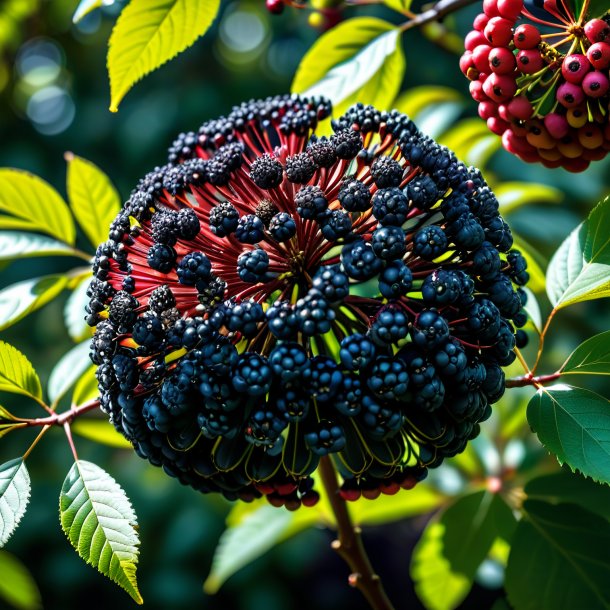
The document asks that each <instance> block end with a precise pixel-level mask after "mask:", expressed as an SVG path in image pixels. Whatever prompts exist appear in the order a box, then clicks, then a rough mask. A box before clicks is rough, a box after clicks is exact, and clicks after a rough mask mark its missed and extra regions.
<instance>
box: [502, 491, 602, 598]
mask: <svg viewBox="0 0 610 610" xmlns="http://www.w3.org/2000/svg"><path fill="white" fill-rule="evenodd" d="M523 514H524V518H523V519H522V520H521V522H520V523H519V526H518V527H517V530H516V532H515V535H514V537H513V543H512V549H511V553H510V556H509V559H508V566H507V568H506V580H505V587H506V591H507V593H508V599H509V601H510V603H511V605H512V606H513V607H514V608H515V610H557V609H558V608H570V609H572V608H573V609H576V608H578V609H581V608H582V609H583V610H585V609H587V610H593V609H594V608H595V609H597V608H600V609H601V608H610V588H609V587H608V582H610V562H609V561H608V548H610V524H609V523H608V522H607V521H606V520H605V519H602V518H601V517H599V516H597V515H595V514H593V513H591V512H589V511H587V510H585V509H583V508H581V507H579V506H576V505H575V504H558V505H552V504H547V503H546V502H540V501H538V500H526V502H525V503H524V505H523Z"/></svg>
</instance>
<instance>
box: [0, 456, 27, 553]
mask: <svg viewBox="0 0 610 610" xmlns="http://www.w3.org/2000/svg"><path fill="white" fill-rule="evenodd" d="M29 500H30V475H29V473H28V469H27V468H26V467H25V463H24V461H23V459H22V458H16V459H14V460H11V461H10V462H5V463H4V464H2V466H0V547H3V546H4V545H5V544H6V542H7V541H8V539H9V538H10V537H11V535H12V534H13V532H14V531H15V529H16V528H17V526H18V525H19V521H21V518H22V517H23V515H24V514H25V509H26V508H27V505H28V502H29Z"/></svg>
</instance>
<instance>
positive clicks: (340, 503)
mask: <svg viewBox="0 0 610 610" xmlns="http://www.w3.org/2000/svg"><path fill="white" fill-rule="evenodd" d="M319 472H320V476H321V478H322V484H323V485H324V489H325V490H326V495H327V496H328V500H329V502H330V506H331V508H332V511H333V514H334V515H335V519H336V521H337V533H338V534H339V538H338V539H337V540H333V542H332V543H331V547H332V549H333V550H335V551H337V553H338V554H339V555H340V557H341V558H342V559H343V560H344V561H345V562H346V563H347V565H348V566H349V568H350V570H351V574H350V575H349V578H348V582H349V584H350V586H352V587H357V588H358V589H360V592H361V593H362V594H363V595H364V597H366V599H367V601H368V603H369V605H370V606H371V608H373V610H394V606H392V603H391V602H390V600H389V599H388V596H387V595H386V592H385V590H384V588H383V584H382V582H381V578H379V576H378V575H377V574H375V572H374V571H373V566H372V565H371V562H370V560H369V558H368V555H367V554H366V551H365V549H364V545H363V544H362V538H361V536H360V533H361V531H360V528H359V527H357V526H354V524H353V523H352V520H351V518H350V514H349V512H348V510H347V505H346V503H345V500H344V499H343V498H342V497H341V496H340V495H339V484H338V481H337V475H336V473H335V468H334V466H333V463H332V462H331V460H330V458H329V457H328V456H324V457H323V458H322V459H321V460H320V466H319Z"/></svg>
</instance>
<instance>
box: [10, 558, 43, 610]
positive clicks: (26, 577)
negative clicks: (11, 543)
mask: <svg viewBox="0 0 610 610" xmlns="http://www.w3.org/2000/svg"><path fill="white" fill-rule="evenodd" d="M0 574H2V578H0V599H4V600H5V601H6V602H7V603H8V604H10V605H11V606H13V607H14V608H17V609H18V610H38V608H42V603H41V601H40V591H39V590H38V586H37V585H36V581H35V580H34V578H32V575H31V574H30V572H29V571H28V569H27V568H26V567H25V566H24V565H23V564H22V563H21V561H19V560H18V559H17V558H16V557H15V556H14V555H11V554H10V553H7V552H6V551H0Z"/></svg>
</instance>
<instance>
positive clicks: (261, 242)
mask: <svg viewBox="0 0 610 610" xmlns="http://www.w3.org/2000/svg"><path fill="white" fill-rule="evenodd" d="M330 111H331V108H330V104H329V102H328V101H327V100H325V99H319V98H304V97H298V96H280V97H274V98H268V99H265V100H261V101H250V102H247V103H244V104H242V105H241V106H237V107H235V108H234V109H233V111H232V112H231V113H230V114H229V115H228V116H227V117H222V118H220V119H217V120H213V121H209V122H207V123H205V124H204V125H202V127H201V128H200V129H199V131H198V132H197V133H195V132H190V133H186V134H180V135H179V136H178V138H177V139H176V140H175V142H174V143H173V144H172V146H171V148H170V151H169V162H168V163H167V164H166V165H164V166H162V167H157V168H155V169H154V170H153V171H152V172H151V173H149V174H148V175H146V176H145V177H144V178H143V179H142V180H141V181H140V182H139V183H138V185H137V187H136V188H135V190H134V191H133V192H132V194H131V196H130V198H129V200H128V201H127V203H126V205H125V207H124V209H123V210H122V211H121V212H120V214H119V215H118V216H117V218H116V219H115V220H114V222H113V223H112V226H111V228H110V234H109V239H108V241H106V242H105V243H103V244H101V245H100V246H99V248H98V250H97V254H96V257H95V264H94V279H93V281H92V282H91V285H90V287H89V292H88V294H89V296H90V299H91V300H90V303H89V306H88V322H89V323H90V324H91V325H92V326H96V331H95V335H94V338H93V340H92V342H91V358H92V360H93V362H94V363H95V364H97V365H98V369H97V379H98V383H99V389H100V394H101V405H102V408H103V410H104V411H105V412H106V413H107V414H108V416H109V418H110V420H111V421H112V423H113V424H114V426H115V427H116V428H117V430H119V431H120V432H121V433H122V434H123V435H124V436H125V437H126V438H127V439H129V440H130V441H131V442H132V443H133V446H134V448H135V451H136V452H137V453H138V455H140V456H141V457H143V458H146V459H148V460H149V461H150V462H151V463H152V464H154V465H157V466H161V467H163V469H164V470H165V472H166V473H168V474H169V475H171V476H173V477H176V478H178V479H179V480H180V481H181V482H182V483H184V484H187V485H191V486H192V487H193V488H195V489H197V490H199V491H201V492H204V493H207V492H220V493H222V494H223V495H224V496H226V497H227V498H230V499H237V498H241V499H243V500H252V499H254V498H257V497H260V496H263V495H264V496H265V497H266V498H267V499H268V500H269V502H271V503H272V504H273V505H275V506H281V505H283V506H286V507H287V508H289V509H294V508H297V507H298V506H300V505H306V506H310V505H312V504H314V503H315V502H316V501H317V499H318V494H317V492H316V491H315V490H314V489H313V479H312V474H313V473H314V471H315V470H316V468H317V466H318V464H319V462H320V460H332V461H333V463H334V465H335V468H336V469H337V470H338V471H339V473H340V475H341V477H342V488H341V493H342V494H343V496H344V497H345V498H347V499H356V498H358V497H360V495H364V496H365V497H367V498H372V497H375V496H376V495H379V493H395V492H396V491H397V490H398V489H399V488H405V489H410V488H412V487H413V486H414V485H415V484H416V483H417V481H419V480H421V479H422V478H423V477H424V476H425V475H426V472H427V468H432V467H436V466H438V465H439V464H441V462H442V461H443V460H444V459H445V458H446V457H450V456H453V455H455V454H457V453H459V452H461V451H463V450H464V448H465V447H466V444H467V442H468V440H470V439H472V438H474V437H475V436H476V435H477V434H478V432H479V422H481V421H483V420H485V419H486V418H487V417H489V415H490V413H491V404H492V403H494V402H495V401H497V400H498V399H499V398H500V397H501V396H502V394H503V392H504V373H503V371H502V367H504V366H506V365H508V364H510V363H511V362H512V361H513V359H514V358H515V355H514V353H513V348H514V347H515V344H516V341H518V340H519V341H521V339H522V336H524V335H523V333H522V331H517V330H516V329H517V328H519V327H521V326H523V325H524V324H525V322H526V316H525V313H524V311H523V305H524V303H525V293H524V292H523V290H522V289H521V288H520V287H521V286H523V285H524V284H525V283H526V282H527V280H528V274H527V270H526V266H527V265H526V263H525V260H524V259H523V257H522V256H521V254H519V252H517V251H516V250H513V249H512V237H511V233H510V230H509V228H508V226H507V225H506V223H505V222H504V220H503V219H502V218H501V216H500V214H499V212H498V201H497V199H496V198H495V196H494V195H493V193H492V192H491V191H490V189H489V187H488V186H487V185H486V184H485V182H484V180H483V178H482V177H481V174H480V172H479V171H478V170H476V169H474V168H471V167H466V166H465V165H464V164H463V163H461V162H460V161H458V159H456V157H455V155H454V154H453V153H452V152H451V151H450V150H448V149H446V148H444V147H442V146H439V145H438V144H436V143H435V142H434V141H433V140H432V139H430V138H429V137H427V136H425V135H423V134H422V133H420V132H419V131H418V129H417V127H416V126H415V125H414V124H413V123H412V122H411V120H410V119H409V118H408V117H406V116H405V115H402V114H400V113H398V112H396V111H392V112H380V111H378V110H376V109H374V108H372V107H370V106H366V107H365V106H362V105H357V106H354V107H352V108H351V109H350V110H349V111H348V112H347V113H346V114H345V115H344V116H342V117H340V118H338V119H337V120H335V121H333V123H332V125H333V129H334V134H333V135H332V136H331V137H330V138H317V137H316V136H315V133H314V131H315V128H316V126H317V123H318V121H319V120H320V119H323V118H326V117H327V116H328V115H329V114H330Z"/></svg>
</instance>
